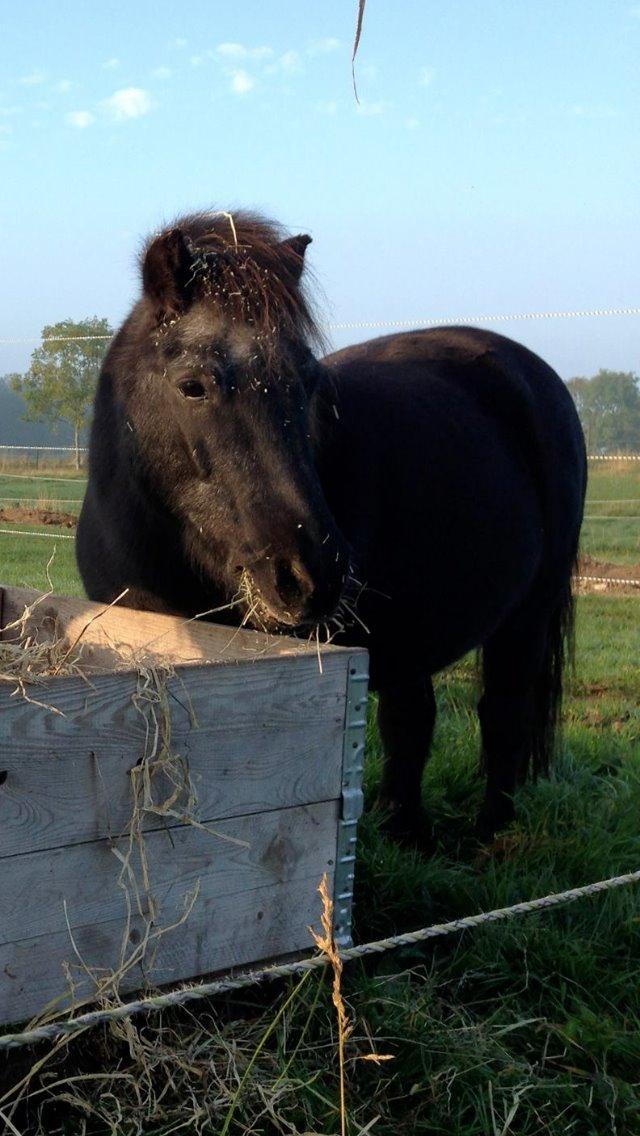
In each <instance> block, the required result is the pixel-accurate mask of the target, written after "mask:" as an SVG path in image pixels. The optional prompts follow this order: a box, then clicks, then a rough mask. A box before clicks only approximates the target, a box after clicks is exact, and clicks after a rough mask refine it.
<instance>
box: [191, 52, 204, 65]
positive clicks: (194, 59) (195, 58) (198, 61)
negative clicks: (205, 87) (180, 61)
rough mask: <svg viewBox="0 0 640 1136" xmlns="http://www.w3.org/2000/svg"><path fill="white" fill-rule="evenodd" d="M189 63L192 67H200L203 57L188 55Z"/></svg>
mask: <svg viewBox="0 0 640 1136" xmlns="http://www.w3.org/2000/svg"><path fill="white" fill-rule="evenodd" d="M189 63H190V64H191V66H192V67H202V64H203V63H204V55H190V56H189Z"/></svg>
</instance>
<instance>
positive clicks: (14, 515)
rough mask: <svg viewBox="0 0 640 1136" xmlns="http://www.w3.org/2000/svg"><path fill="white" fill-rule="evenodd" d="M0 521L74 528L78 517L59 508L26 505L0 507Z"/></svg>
mask: <svg viewBox="0 0 640 1136" xmlns="http://www.w3.org/2000/svg"><path fill="white" fill-rule="evenodd" d="M0 521H4V522H5V523H7V524H14V525H15V524H20V525H58V526H59V527H61V528H65V529H74V528H75V527H76V525H77V523H78V518H77V517H76V516H75V515H74V514H73V513H61V512H59V511H58V510H57V509H27V508H25V506H24V505H15V506H9V508H8V509H0Z"/></svg>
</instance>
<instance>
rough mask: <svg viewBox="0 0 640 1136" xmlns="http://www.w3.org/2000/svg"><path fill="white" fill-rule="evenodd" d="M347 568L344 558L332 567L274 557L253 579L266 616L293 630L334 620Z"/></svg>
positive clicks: (296, 557) (338, 559) (298, 559)
mask: <svg viewBox="0 0 640 1136" xmlns="http://www.w3.org/2000/svg"><path fill="white" fill-rule="evenodd" d="M345 572H346V567H345V566H344V565H343V564H342V558H341V557H338V558H337V559H336V558H334V559H333V561H332V563H331V564H328V563H326V561H325V562H320V563H318V564H307V563H305V561H304V560H303V559H302V558H301V557H298V556H292V557H284V556H280V557H274V558H273V560H270V561H268V563H267V564H262V565H261V566H260V567H258V566H254V567H253V568H252V569H251V570H250V577H251V581H252V584H253V587H254V589H255V593H256V598H257V599H259V601H260V604H259V606H260V608H262V609H263V614H267V612H265V611H264V609H268V614H269V615H270V616H271V617H272V618H273V619H274V620H276V621H277V622H279V623H282V624H283V625H285V626H289V627H300V626H304V625H308V624H316V623H321V622H323V621H326V620H329V619H331V617H332V616H333V615H334V613H335V611H336V609H337V607H338V605H339V603H340V598H341V596H342V591H343V588H344V579H345Z"/></svg>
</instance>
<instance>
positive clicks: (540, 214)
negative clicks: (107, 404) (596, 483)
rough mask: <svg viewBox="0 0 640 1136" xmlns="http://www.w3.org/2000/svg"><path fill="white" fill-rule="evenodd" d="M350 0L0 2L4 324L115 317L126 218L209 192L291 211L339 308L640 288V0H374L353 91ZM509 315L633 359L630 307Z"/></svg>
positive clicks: (368, 316) (153, 218)
mask: <svg viewBox="0 0 640 1136" xmlns="http://www.w3.org/2000/svg"><path fill="white" fill-rule="evenodd" d="M355 8H356V0H306V2H305V3H300V0H259V2H258V0H236V2H235V3H234V4H229V3H228V0H227V2H225V3H220V2H218V0H190V3H189V4H188V5H184V6H182V5H177V4H175V3H169V2H167V0H153V2H149V0H144V2H140V0H137V2H136V0H131V2H130V3H127V4H125V3H113V2H112V3H109V2H102V3H100V4H87V3H86V0H83V2H80V0H66V2H64V3H62V4H59V5H58V4H56V5H54V4H52V3H51V2H50V0H30V2H29V3H27V4H22V5H20V4H13V5H8V4H6V5H4V6H3V13H2V43H1V45H0V233H1V235H0V242H1V247H2V258H1V260H2V268H3V271H2V274H1V276H0V298H1V301H2V303H1V313H2V314H1V317H0V338H13V337H30V336H32V335H33V334H34V333H35V334H36V335H37V333H38V332H39V330H40V328H41V327H42V326H43V325H44V324H45V323H51V322H54V321H56V320H58V319H62V318H66V317H71V318H82V317H84V316H88V315H93V314H97V315H100V316H102V315H106V316H108V317H109V318H110V319H111V320H112V321H114V322H117V321H118V320H120V319H121V318H122V317H123V315H124V314H125V313H126V310H127V308H128V306H129V304H130V303H131V300H132V298H133V297H134V295H135V293H136V290H137V275H136V252H137V249H138V247H139V244H140V241H141V239H142V237H143V236H144V234H146V233H147V232H149V231H150V230H152V229H154V228H156V227H157V226H158V225H159V224H161V223H162V222H163V221H166V220H168V219H170V218H172V217H173V216H175V215H176V214H178V213H180V212H182V211H186V210H189V209H192V208H203V207H214V208H218V209H229V208H233V207H238V206H253V207H258V208H260V209H262V210H263V211H265V212H266V213H269V214H272V215H274V216H275V217H277V218H279V219H280V220H281V221H282V222H283V223H284V224H286V225H287V226H288V227H289V228H291V229H292V230H293V231H299V230H302V231H307V232H309V233H311V234H312V236H313V239H314V243H313V245H312V246H311V248H310V250H309V253H308V256H309V261H310V264H311V265H312V267H313V269H314V272H315V274H316V278H317V281H318V284H319V285H320V288H321V291H322V293H323V309H322V310H323V311H324V313H325V315H326V318H327V319H329V320H332V321H334V322H351V321H353V322H361V321H374V322H375V321H385V320H415V322H416V324H419V323H420V321H421V320H422V319H427V318H436V317H439V316H445V317H447V316H457V315H467V314H468V315H472V314H475V313H511V312H519V311H520V312H521V311H531V310H532V311H538V310H558V309H560V310H564V309H576V308H591V307H622V306H625V307H626V306H638V305H640V280H639V275H640V223H639V222H640V129H639V127H640V78H639V76H640V67H638V60H639V59H640V3H637V2H636V3H634V2H633V0H560V2H558V0H419V2H418V0H405V2H404V3H398V2H393V0H369V2H368V9H367V13H366V17H365V26H364V32H363V37H362V44H361V51H360V56H359V59H358V63H357V76H358V85H359V93H360V100H361V101H360V105H359V106H358V105H357V104H356V102H355V100H354V97H353V92H352V88H351V75H350V63H349V56H350V47H351V40H352V35H353V26H354V21H355ZM503 330H505V331H506V332H507V333H508V334H511V335H513V336H514V338H518V339H520V340H522V341H523V342H526V343H527V344H529V345H530V346H531V347H533V349H534V350H537V351H539V352H540V353H541V354H543V355H544V356H545V357H546V358H547V359H548V360H549V362H551V363H552V365H554V366H555V367H556V368H557V369H558V370H559V371H560V373H561V374H562V375H563V376H564V377H565V378H568V377H569V376H570V375H572V374H576V373H587V374H590V373H593V372H594V371H595V370H597V369H598V367H601V366H612V367H617V368H621V369H624V370H629V369H633V370H636V371H638V370H640V337H639V331H640V317H629V318H617V317H613V318H607V319H600V320H591V319H588V320H579V321H578V320H572V321H569V320H567V321H559V320H557V321H556V320H554V321H545V322H540V323H525V322H519V323H516V324H509V325H507V327H506V328H503ZM369 334H374V333H373V332H367V331H366V330H354V331H351V332H336V333H335V334H334V336H333V341H334V343H335V344H336V345H342V344H343V343H346V342H349V341H352V340H355V339H358V338H360V339H361V338H366V337H367V336H368V335H369ZM29 351H30V346H27V345H25V346H20V345H18V346H2V345H0V373H3V372H5V371H9V370H13V369H19V368H21V367H24V366H25V365H26V364H27V362H28V357H29Z"/></svg>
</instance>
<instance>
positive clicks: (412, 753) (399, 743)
mask: <svg viewBox="0 0 640 1136" xmlns="http://www.w3.org/2000/svg"><path fill="white" fill-rule="evenodd" d="M435 717H436V703H435V697H434V693H433V684H432V682H431V679H430V678H428V677H424V676H422V675H420V676H416V677H415V678H413V679H411V678H408V677H407V678H405V679H404V681H402V682H398V683H397V684H393V685H387V686H385V687H383V688H382V689H381V690H380V692H379V701H378V728H379V730H380V737H381V739H382V745H383V749H384V769H383V774H382V782H381V785H380V793H379V796H378V804H379V807H380V808H381V809H383V810H384V812H385V814H386V820H385V823H384V831H385V832H386V834H387V835H388V836H390V837H392V839H394V840H397V841H398V842H399V843H401V844H410V845H413V846H416V845H417V846H418V847H421V848H423V849H424V850H427V849H430V847H431V840H430V834H429V831H428V824H427V821H426V817H425V813H424V810H423V808H422V801H421V783H422V772H423V769H424V765H425V761H426V759H427V756H428V753H429V747H430V745H431V738H432V735H433V727H434V723H435Z"/></svg>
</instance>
